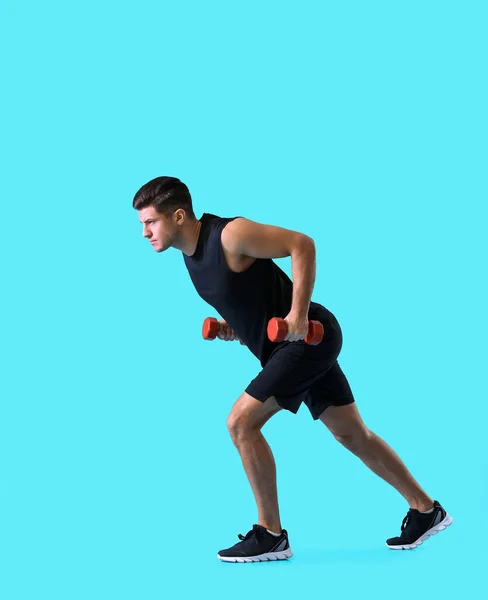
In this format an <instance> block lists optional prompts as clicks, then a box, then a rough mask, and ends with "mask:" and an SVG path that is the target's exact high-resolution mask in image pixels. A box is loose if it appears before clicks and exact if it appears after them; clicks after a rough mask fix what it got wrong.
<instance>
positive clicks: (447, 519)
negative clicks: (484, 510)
mask: <svg viewBox="0 0 488 600" xmlns="http://www.w3.org/2000/svg"><path fill="white" fill-rule="evenodd" d="M452 521H453V519H452V517H450V516H449V515H448V514H447V513H446V516H445V517H444V519H443V520H442V521H441V522H440V523H439V524H438V525H436V526H435V527H432V529H429V530H428V531H426V532H425V533H424V534H423V535H421V536H420V537H419V539H418V540H417V541H416V542H414V543H413V544H401V545H399V546H390V545H389V544H386V545H387V546H388V548H391V549H392V550H413V549H414V548H417V546H420V545H421V544H423V543H424V542H425V540H427V539H429V538H430V537H432V536H433V535H437V534H438V533H439V532H440V531H443V530H444V529H446V528H447V527H449V525H451V523H452Z"/></svg>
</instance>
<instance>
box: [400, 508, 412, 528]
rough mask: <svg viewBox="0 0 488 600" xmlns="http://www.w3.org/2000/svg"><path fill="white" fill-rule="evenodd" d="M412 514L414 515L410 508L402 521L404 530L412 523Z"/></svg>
mask: <svg viewBox="0 0 488 600" xmlns="http://www.w3.org/2000/svg"><path fill="white" fill-rule="evenodd" d="M411 516H412V512H411V511H410V510H409V511H408V513H407V514H406V516H405V518H404V519H403V521H402V531H404V529H406V527H407V526H408V524H409V523H410V518H411Z"/></svg>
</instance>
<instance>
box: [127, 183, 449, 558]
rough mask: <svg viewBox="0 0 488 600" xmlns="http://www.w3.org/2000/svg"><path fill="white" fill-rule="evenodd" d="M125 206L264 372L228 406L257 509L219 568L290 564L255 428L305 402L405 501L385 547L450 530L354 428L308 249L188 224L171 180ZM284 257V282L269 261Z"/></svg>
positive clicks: (289, 239)
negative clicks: (276, 330) (175, 258)
mask: <svg viewBox="0 0 488 600" xmlns="http://www.w3.org/2000/svg"><path fill="white" fill-rule="evenodd" d="M133 207H134V208H135V209H136V210H137V211H138V213H139V219H140V221H141V223H142V224H143V236H144V237H146V238H148V240H149V242H150V243H151V244H152V246H153V248H154V250H155V251H156V252H164V251H165V250H167V249H168V248H176V249H178V250H181V252H182V253H183V258H184V262H185V265H186V267H187V269H188V271H189V274H190V277H191V279H192V281H193V284H194V285H195V288H196V290H197V292H198V293H199V295H200V296H201V297H202V298H203V299H204V300H205V301H206V302H208V303H209V304H210V305H211V306H213V307H214V308H215V309H216V310H217V312H218V313H219V314H220V315H221V316H222V317H223V319H222V321H221V328H220V332H219V337H220V338H221V339H225V340H235V339H239V340H240V341H241V343H243V344H245V345H246V346H247V347H248V348H249V350H250V351H251V352H252V353H253V354H254V355H255V356H256V357H257V358H258V359H259V360H260V362H261V366H262V370H261V372H260V373H259V374H258V375H257V377H256V378H255V379H253V380H252V381H251V382H250V384H249V385H248V386H247V388H246V390H245V391H244V392H243V393H242V395H241V396H240V397H239V398H238V400H237V402H236V403H235V404H234V407H233V408H232V411H231V413H230V416H229V418H228V422H227V423H228V428H229V431H230V434H231V436H232V440H233V442H234V444H235V446H236V448H237V450H238V451H239V454H240V456H241V459H242V463H243V466H244V469H245V471H246V474H247V477H248V479H249V482H250V484H251V487H252V490H253V492H254V496H255V499H256V504H257V509H258V523H257V524H256V525H254V526H253V528H252V529H251V530H250V531H249V532H248V533H247V534H246V535H245V536H242V535H239V539H240V541H239V542H238V543H237V544H235V545H234V546H232V547H231V548H228V549H225V550H221V551H220V552H219V553H218V555H217V556H218V558H219V559H221V560H223V561H229V562H256V561H266V560H280V559H285V558H289V557H290V556H292V552H291V549H290V544H289V541H288V533H287V531H286V530H285V529H282V526H281V521H280V514H279V508H278V499H277V490H276V468H275V463H274V459H273V454H272V453H271V449H270V448H269V446H268V444H267V442H266V440H265V439H264V437H263V435H262V433H261V428H262V427H263V425H264V424H265V423H266V422H267V421H268V420H269V419H270V418H271V417H272V416H273V415H275V414H276V413H277V412H278V411H280V410H282V409H285V410H289V411H291V412H293V413H296V412H297V410H298V408H299V406H300V404H301V403H302V402H304V403H305V404H306V406H307V407H308V409H309V410H310V413H311V415H312V418H313V419H314V420H318V419H320V421H322V423H324V424H325V425H326V426H327V427H328V429H329V430H330V431H331V432H332V434H333V435H334V437H335V438H336V439H337V440H338V441H339V442H340V443H341V444H343V445H344V446H345V447H346V448H347V449H348V450H350V451H351V452H353V453H354V454H355V455H356V456H358V457H359V458H360V459H361V460H362V461H363V462H364V463H365V464H366V465H367V466H368V467H369V468H370V469H371V470H372V471H373V472H374V473H376V474H377V475H379V476H380V477H382V478H383V479H384V480H385V481H387V482H388V483H389V484H391V485H392V486H393V487H394V488H395V489H396V490H398V492H399V493H400V494H401V495H402V496H403V497H404V498H405V499H406V501H407V502H408V504H409V506H410V509H409V511H408V513H407V516H406V517H405V518H404V520H403V523H402V527H401V535H400V536H399V537H394V538H390V539H388V540H387V542H386V543H387V546H388V547H389V548H393V549H407V548H408V549H411V548H415V547H417V546H419V545H420V544H421V543H422V542H423V541H424V540H426V539H427V538H428V537H430V536H431V535H434V534H436V533H438V532H439V531H441V530H443V529H445V528H446V527H447V526H449V525H450V524H451V522H452V518H451V517H450V516H449V515H448V514H447V513H446V511H445V510H444V508H443V507H442V506H441V505H440V504H439V502H437V501H434V500H433V499H432V498H431V497H430V496H428V495H427V494H426V493H425V491H424V490H423V489H422V488H421V487H420V485H419V484H418V483H417V482H416V481H415V479H414V478H413V477H412V475H411V474H410V473H409V471H408V470H407V468H406V467H405V465H404V464H403V462H402V461H401V460H400V458H399V457H398V455H397V454H396V453H395V452H394V451H393V450H392V449H391V448H390V447H389V446H388V445H387V444H386V443H385V442H384V441H383V440H382V439H381V438H379V437H378V436H377V435H376V434H375V433H373V432H372V431H371V430H370V429H368V428H367V427H366V425H365V424H364V423H363V421H362V419H361V417H360V415H359V412H358V410H357V408H356V404H355V401H354V398H353V394H352V392H351V389H350V387H349V384H348V382H347V379H346V377H345V376H344V373H343V372H342V370H341V368H340V366H339V363H338V362H337V357H338V356H339V353H340V350H341V347H342V332H341V328H340V326H339V323H338V322H337V319H336V318H335V316H334V315H333V314H332V313H331V312H330V311H329V310H327V309H326V308H325V307H324V306H322V305H321V304H318V303H316V302H312V301H311V296H312V290H313V286H314V281H315V246H314V242H313V240H312V239H311V238H310V237H308V236H307V235H304V234H302V233H299V232H297V231H292V230H287V229H282V228H280V227H274V226H270V225H261V224H259V223H256V222H253V221H250V220H248V219H244V218H241V217H233V218H220V217H217V216H215V215H212V214H208V213H204V214H203V216H202V217H201V219H198V220H197V219H196V217H195V214H194V212H193V207H192V200H191V196H190V193H189V191H188V188H187V187H186V185H185V184H184V183H182V182H181V181H180V180H179V179H177V178H175V177H158V178H156V179H153V180H151V181H149V182H148V183H146V184H145V185H144V186H142V188H141V189H140V190H139V191H138V192H137V193H136V195H135V197H134V201H133ZM286 256H291V265H292V278H293V282H292V281H291V280H290V278H289V277H288V276H287V275H286V274H285V273H284V272H283V271H282V270H281V269H280V268H279V267H278V266H277V265H276V263H275V262H274V261H273V260H272V259H273V258H282V257H286ZM273 317H282V318H284V319H285V321H286V322H287V325H288V334H287V336H286V338H285V340H284V341H283V342H281V343H273V342H271V341H270V340H269V339H268V336H267V325H268V322H269V320H270V319H271V318H273ZM309 320H318V321H320V322H321V323H322V324H323V326H324V337H323V340H322V342H321V343H320V344H318V345H309V344H307V343H306V342H305V341H304V339H305V337H306V336H307V334H308V323H309Z"/></svg>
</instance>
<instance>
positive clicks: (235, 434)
mask: <svg viewBox="0 0 488 600" xmlns="http://www.w3.org/2000/svg"><path fill="white" fill-rule="evenodd" d="M227 429H228V430H229V433H230V436H231V438H232V439H233V440H234V442H235V441H237V440H239V439H240V438H242V437H244V436H245V435H246V434H247V433H249V431H252V429H253V426H252V421H251V419H250V418H249V415H248V414H246V413H244V412H239V411H235V410H233V411H232V412H231V413H230V415H229V416H228V417H227Z"/></svg>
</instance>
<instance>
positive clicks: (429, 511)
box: [419, 507, 434, 515]
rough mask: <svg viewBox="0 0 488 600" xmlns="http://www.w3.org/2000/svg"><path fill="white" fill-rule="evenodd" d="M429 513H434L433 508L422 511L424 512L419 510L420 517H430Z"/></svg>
mask: <svg viewBox="0 0 488 600" xmlns="http://www.w3.org/2000/svg"><path fill="white" fill-rule="evenodd" d="M431 512H434V507H432V508H431V509H430V510H424V511H421V510H419V513H420V514H421V515H430V513H431Z"/></svg>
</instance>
